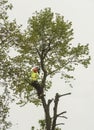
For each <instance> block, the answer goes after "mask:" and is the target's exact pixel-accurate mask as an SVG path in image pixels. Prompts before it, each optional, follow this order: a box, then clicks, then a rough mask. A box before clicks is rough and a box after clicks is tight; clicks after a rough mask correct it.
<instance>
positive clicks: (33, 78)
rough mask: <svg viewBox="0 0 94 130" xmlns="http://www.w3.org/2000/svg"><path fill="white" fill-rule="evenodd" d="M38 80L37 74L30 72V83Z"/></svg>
mask: <svg viewBox="0 0 94 130" xmlns="http://www.w3.org/2000/svg"><path fill="white" fill-rule="evenodd" d="M38 78H39V74H38V72H37V73H35V72H33V71H32V72H31V80H32V81H37V80H38Z"/></svg>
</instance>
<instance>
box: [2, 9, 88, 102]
mask: <svg viewBox="0 0 94 130" xmlns="http://www.w3.org/2000/svg"><path fill="white" fill-rule="evenodd" d="M6 25H7V26H6V27H7V30H8V35H9V37H8V36H7V35H6V36H5V38H3V39H4V44H5V46H4V47H6V45H7V46H8V47H13V48H14V49H15V50H16V52H17V56H15V57H7V56H6V54H5V53H2V54H3V55H2V58H3V56H5V57H4V58H5V60H6V61H3V60H2V62H4V63H3V66H2V71H3V68H5V70H6V71H5V72H6V74H5V73H4V71H3V72H2V74H1V76H2V77H3V78H5V79H6V78H7V79H8V80H9V82H11V89H13V92H14V94H15V95H16V96H17V95H19V97H21V99H22V100H23V101H25V103H26V102H33V103H35V104H36V101H34V100H32V99H34V98H36V94H34V93H35V92H34V89H33V88H32V86H31V85H30V77H29V76H28V72H30V70H31V68H32V67H33V66H35V65H37V66H40V68H41V73H42V77H41V81H40V83H41V84H42V85H43V87H44V88H45V90H48V89H49V88H50V87H51V81H49V80H48V79H50V78H49V77H51V78H52V77H53V76H54V75H55V74H56V73H58V72H61V74H62V78H65V79H70V78H73V76H71V75H70V73H69V72H71V71H74V70H75V66H77V65H78V64H82V65H84V66H85V67H87V66H88V64H89V63H90V57H89V48H88V45H81V44H80V43H79V44H78V45H77V46H74V44H72V39H73V29H72V28H71V27H72V23H71V22H69V21H64V17H63V16H60V15H59V14H54V13H52V12H51V9H50V8H46V9H44V10H41V11H40V12H39V13H38V12H35V15H34V16H32V18H29V20H28V26H27V29H26V30H25V31H24V33H22V32H21V31H20V27H19V26H17V24H16V22H15V21H13V23H7V24H6ZM11 25H12V26H11ZM3 26H4V25H3ZM4 34H6V33H5V32H4ZM5 39H7V40H5ZM1 43H3V41H1ZM1 47H2V46H1ZM6 48H7V47H6ZM7 50H8V49H7ZM3 51H4V49H3ZM5 62H6V64H5ZM3 73H4V74H3ZM47 77H48V78H47ZM27 80H28V81H29V82H27ZM23 101H21V102H22V103H23Z"/></svg>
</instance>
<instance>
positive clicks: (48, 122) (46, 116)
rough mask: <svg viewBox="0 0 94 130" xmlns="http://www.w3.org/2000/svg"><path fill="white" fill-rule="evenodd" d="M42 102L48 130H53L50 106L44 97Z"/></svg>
mask: <svg viewBox="0 0 94 130" xmlns="http://www.w3.org/2000/svg"><path fill="white" fill-rule="evenodd" d="M41 100H42V104H43V108H44V113H45V122H46V130H51V117H50V110H49V104H47V103H46V100H45V98H44V97H42V98H41Z"/></svg>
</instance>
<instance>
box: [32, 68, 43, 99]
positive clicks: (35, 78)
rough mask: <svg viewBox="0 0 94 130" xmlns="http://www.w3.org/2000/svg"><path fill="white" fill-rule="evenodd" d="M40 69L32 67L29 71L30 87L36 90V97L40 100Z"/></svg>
mask: <svg viewBox="0 0 94 130" xmlns="http://www.w3.org/2000/svg"><path fill="white" fill-rule="evenodd" d="M39 73H40V68H39V67H34V68H33V69H32V70H31V85H32V86H33V87H34V88H35V89H36V91H37V94H38V97H39V98H41V97H42V96H43V88H42V87H41V86H40V84H39V82H38V79H39Z"/></svg>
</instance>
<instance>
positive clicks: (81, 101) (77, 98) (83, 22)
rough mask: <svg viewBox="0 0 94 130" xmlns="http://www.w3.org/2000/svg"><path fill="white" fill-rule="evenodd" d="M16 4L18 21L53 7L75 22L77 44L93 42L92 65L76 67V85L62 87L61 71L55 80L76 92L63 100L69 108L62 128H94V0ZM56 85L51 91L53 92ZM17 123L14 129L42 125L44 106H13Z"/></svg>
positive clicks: (19, 1)
mask: <svg viewBox="0 0 94 130" xmlns="http://www.w3.org/2000/svg"><path fill="white" fill-rule="evenodd" d="M10 2H11V3H12V4H13V6H14V8H13V10H12V11H11V12H10V18H11V19H12V18H16V20H17V23H18V24H22V25H23V28H26V25H27V20H28V18H29V17H31V16H32V14H33V13H34V12H35V11H40V10H41V9H44V8H46V7H51V9H52V11H53V12H55V13H60V14H61V15H63V16H64V17H65V20H69V21H71V22H72V24H73V25H72V27H73V29H74V40H73V42H74V44H77V43H79V42H80V43H83V44H85V43H89V46H90V55H91V58H92V60H91V65H90V66H89V68H88V69H84V68H83V67H79V68H78V69H77V70H76V71H75V77H76V81H72V84H73V88H69V87H68V86H67V85H66V86H65V87H62V85H63V80H59V79H58V78H59V77H58V75H57V76H55V78H54V80H53V86H55V87H56V89H55V91H58V92H61V91H64V90H65V92H69V91H71V92H72V95H71V96H68V97H65V98H64V100H63V102H60V108H59V109H60V110H67V114H66V115H67V116H68V120H64V122H65V126H62V130H94V80H93V79H94V36H93V35H94V0H10ZM53 92H54V89H53V90H52V91H51V92H50V95H52V94H53ZM10 114H11V116H10V117H11V119H12V121H13V127H12V128H11V129H10V130H30V128H31V126H32V125H36V126H38V124H37V123H36V122H37V120H38V119H41V118H43V114H42V108H38V107H36V106H34V105H33V104H28V105H26V106H25V107H23V108H20V107H19V106H14V104H13V105H12V107H11V113H10Z"/></svg>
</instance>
